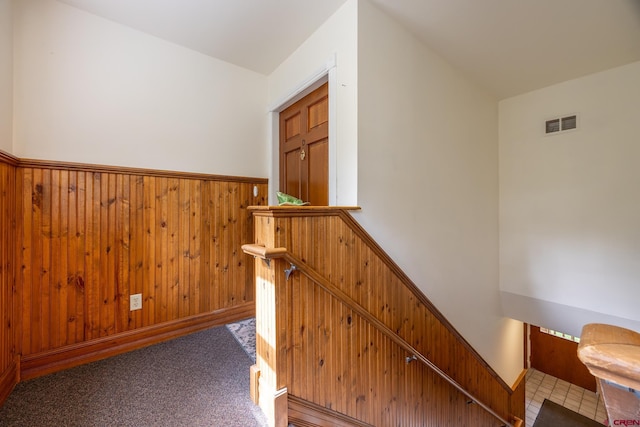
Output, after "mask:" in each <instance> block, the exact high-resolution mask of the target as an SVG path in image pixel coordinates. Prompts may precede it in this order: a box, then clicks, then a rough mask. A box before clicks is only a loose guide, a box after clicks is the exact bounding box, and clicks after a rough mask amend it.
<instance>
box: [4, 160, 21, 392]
mask: <svg viewBox="0 0 640 427" xmlns="http://www.w3.org/2000/svg"><path fill="white" fill-rule="evenodd" d="M16 171H17V168H16V159H14V158H12V157H11V156H8V155H4V154H3V153H1V152H0V404H1V403H2V402H3V401H4V399H5V398H6V397H7V396H8V395H9V393H10V392H11V390H13V387H14V386H15V385H16V383H17V379H18V376H17V375H18V373H17V366H18V365H17V364H18V357H17V355H18V351H17V346H16V342H17V334H18V329H17V327H18V325H19V323H18V321H17V309H16V308H17V307H16V306H15V292H16V287H15V276H16V263H17V251H18V246H17V243H16V242H17V240H18V235H19V228H18V223H17V221H16V218H17V213H18V210H17V195H16V191H17V190H18V188H17V186H16Z"/></svg>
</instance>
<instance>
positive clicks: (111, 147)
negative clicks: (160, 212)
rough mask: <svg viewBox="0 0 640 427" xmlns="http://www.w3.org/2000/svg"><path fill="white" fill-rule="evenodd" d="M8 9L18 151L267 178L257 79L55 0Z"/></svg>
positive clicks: (263, 87) (25, 1)
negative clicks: (10, 13) (11, 12)
mask: <svg viewBox="0 0 640 427" xmlns="http://www.w3.org/2000/svg"><path fill="white" fill-rule="evenodd" d="M14 9H15V10H14V12H15V20H14V42H15V44H14V52H15V56H14V76H15V86H14V102H15V110H14V111H15V124H14V135H15V139H14V154H15V155H17V156H18V157H22V158H37V159H48V160H60V161H72V162H84V163H98V164H108V165H118V166H132V167H143V168H154V169H170V170H182V171H191V172H203V173H213V174H225V175H240V176H262V177H265V176H267V173H268V168H269V166H268V159H267V146H266V144H265V141H266V138H267V136H266V107H265V105H266V100H267V78H266V76H263V75H260V74H257V73H254V72H251V71H248V70H245V69H243V68H240V67H237V66H234V65H231V64H228V63H225V62H222V61H219V60H216V59H213V58H211V57H207V56H205V55H202V54H200V53H197V52H195V51H191V50H188V49H185V48H182V47H180V46H177V45H174V44H171V43H168V42H166V41H163V40H161V39H158V38H155V37H152V36H149V35H146V34H144V33H141V32H138V31H135V30H132V29H130V28H127V27H124V26H121V25H119V24H116V23H114V22H112V21H108V20H105V19H102V18H99V17H97V16H95V15H92V14H89V13H86V12H84V11H80V10H78V9H75V8H73V7H71V6H68V5H66V4H62V3H59V2H57V1H54V0H21V1H19V2H15V4H14ZM3 28H4V27H3Z"/></svg>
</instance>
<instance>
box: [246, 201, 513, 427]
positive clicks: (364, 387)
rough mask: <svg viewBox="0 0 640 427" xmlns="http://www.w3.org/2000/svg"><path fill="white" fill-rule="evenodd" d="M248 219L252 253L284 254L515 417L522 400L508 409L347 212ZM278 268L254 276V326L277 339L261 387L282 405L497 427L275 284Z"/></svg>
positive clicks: (358, 329) (344, 315)
mask: <svg viewBox="0 0 640 427" xmlns="http://www.w3.org/2000/svg"><path fill="white" fill-rule="evenodd" d="M254 215H255V226H256V233H255V239H256V240H255V243H257V244H262V245H264V246H267V247H273V248H287V249H288V251H289V252H290V253H292V254H294V255H295V256H296V257H297V258H299V259H301V260H302V262H304V263H305V265H306V266H308V267H310V268H312V269H313V270H315V271H316V272H317V273H318V274H319V275H320V276H322V277H323V278H324V279H326V280H328V281H330V282H331V283H332V284H333V285H334V286H336V287H338V288H339V289H340V290H341V292H343V293H344V294H346V295H347V296H348V297H349V298H350V299H352V300H354V301H356V302H357V304H358V305H359V306H361V307H364V308H365V309H366V310H367V312H368V313H370V314H371V315H373V316H375V317H376V318H377V319H378V320H379V321H380V322H382V323H383V324H384V325H385V326H386V327H387V328H389V329H391V330H392V331H394V332H395V333H397V334H398V335H399V336H400V337H401V338H402V339H403V340H405V341H406V342H408V343H409V344H410V345H411V346H413V347H414V348H416V349H417V350H418V351H419V352H420V353H421V354H422V355H424V356H426V357H427V358H428V359H430V360H431V361H432V362H433V363H434V364H435V365H436V366H438V368H440V369H441V370H443V371H444V372H445V373H447V375H449V376H450V377H452V378H453V379H454V380H455V381H456V382H457V383H458V384H460V385H462V386H463V387H464V388H465V389H466V390H467V391H469V392H470V393H471V394H473V395H474V396H476V397H477V398H478V399H479V400H480V401H482V402H484V404H486V405H488V406H489V407H490V408H491V409H492V410H494V411H495V412H497V413H498V414H500V415H501V416H502V417H504V418H506V419H511V417H512V416H513V415H515V416H519V417H522V416H524V413H523V412H524V411H523V408H524V394H523V393H520V389H519V388H518V393H517V395H518V396H517V397H514V398H513V399H514V401H512V396H514V394H515V390H512V388H511V387H510V386H508V385H506V384H505V383H504V381H502V380H501V379H500V378H499V377H498V376H497V374H496V373H495V372H494V371H492V370H491V369H490V368H489V367H488V365H487V363H486V362H485V361H483V360H482V358H481V357H480V356H479V355H478V354H477V353H476V352H475V351H473V349H472V348H471V346H470V345H469V344H468V343H467V342H466V341H465V340H464V339H463V338H462V337H461V336H460V334H459V333H458V332H456V331H455V329H454V328H453V327H452V326H451V325H450V324H449V323H448V322H447V321H446V319H444V317H443V316H442V314H441V313H440V312H439V311H437V309H435V307H433V305H432V304H431V303H430V302H429V301H428V299H427V298H426V297H425V296H424V295H423V294H421V293H420V292H419V291H418V290H417V287H416V286H415V285H414V284H413V283H411V282H410V281H409V279H408V278H407V277H406V276H405V275H404V274H403V273H402V272H401V271H400V270H399V268H398V267H397V266H396V265H395V264H394V263H393V262H392V261H391V260H390V259H389V258H388V256H387V255H386V254H385V253H384V252H383V251H382V249H381V248H379V247H378V246H377V245H376V244H375V242H373V240H372V239H371V238H370V236H368V235H367V234H366V233H365V232H364V230H362V229H361V228H360V227H359V226H358V225H357V224H356V223H355V221H354V220H353V219H352V218H351V216H350V215H348V213H346V211H342V210H339V209H326V210H322V209H296V208H292V209H271V210H266V209H264V208H263V209H257V210H255V211H254ZM256 263H257V265H258V263H259V264H261V265H262V264H264V263H263V262H262V261H256ZM274 264H275V266H274ZM286 267H287V266H286V263H285V262H283V261H281V260H272V267H271V268H270V269H269V268H267V267H266V266H265V265H262V266H261V267H260V268H261V271H259V272H258V271H257V273H259V274H260V275H259V276H258V282H257V283H259V286H257V292H258V296H257V305H258V307H259V309H258V310H259V311H258V312H257V316H258V318H259V321H258V324H260V322H261V317H260V315H261V313H266V316H267V317H269V322H270V323H271V324H272V325H273V326H272V327H265V329H266V330H265V333H268V332H269V331H273V330H276V331H282V332H281V333H280V334H274V333H273V332H271V334H270V335H269V336H268V339H269V340H270V341H269V342H268V343H264V344H263V345H264V347H262V348H260V347H259V348H258V354H259V357H258V365H259V367H260V370H261V381H262V380H264V381H269V380H270V378H271V380H273V381H276V383H277V387H278V388H282V387H286V388H287V389H288V391H289V395H290V396H292V397H295V398H297V399H300V400H302V401H306V402H311V403H313V404H315V405H319V406H320V407H323V408H326V409H328V410H331V411H336V412H339V413H341V414H344V415H346V416H348V417H351V418H354V419H357V420H360V421H362V422H365V423H368V424H372V425H377V426H387V425H403V426H413V425H416V426H429V425H433V426H447V425H452V426H453V425H456V426H457V425H474V426H495V425H500V422H499V421H498V420H497V419H495V418H493V417H492V416H491V415H489V414H488V413H487V412H485V411H484V410H483V409H482V408H480V407H479V406H478V405H473V404H471V405H469V404H467V398H466V396H464V395H463V394H462V393H460V392H459V391H458V390H456V389H455V388H453V387H452V386H451V385H450V384H449V383H447V382H446V381H444V380H443V379H441V378H440V377H439V376H437V375H436V374H434V373H433V371H431V370H430V369H428V368H427V367H426V366H425V365H423V364H421V363H417V362H410V363H407V362H406V357H407V356H408V354H407V352H406V351H405V350H404V349H403V347H401V346H399V345H398V344H397V343H396V342H394V341H393V340H391V339H389V338H388V337H387V336H385V335H383V334H382V333H381V332H380V331H379V330H378V329H376V328H374V327H373V326H372V325H371V324H370V323H369V322H366V321H364V319H363V318H362V317H361V316H360V315H358V313H357V312H356V311H355V310H354V309H352V308H351V307H349V306H347V305H345V304H344V303H343V302H342V300H339V299H337V298H335V297H334V296H332V295H330V294H329V293H327V292H324V291H323V290H322V289H321V288H320V287H319V286H317V284H316V283H315V282H313V281H312V280H310V279H309V278H308V277H307V276H305V275H301V274H299V273H294V275H292V276H291V278H290V279H289V280H288V281H287V280H285V279H284V278H283V275H282V274H281V273H279V271H282V269H283V268H286ZM257 268H258V267H257ZM270 284H271V285H270ZM271 287H273V289H271ZM263 293H264V294H265V295H283V298H286V301H284V303H283V302H282V301H279V303H277V304H276V305H275V306H272V307H269V304H272V303H274V301H275V299H274V298H273V296H271V297H269V298H266V299H264V303H263V298H262V294H263ZM282 347H284V348H282ZM274 349H275V351H273V350H274ZM261 350H262V351H267V350H269V351H270V352H269V353H268V355H266V353H262V354H261ZM273 354H275V357H276V359H277V360H273V359H272V357H274V356H273ZM281 359H285V360H286V363H284V364H281V362H280V361H281ZM261 363H262V364H261ZM269 370H271V371H272V372H270V373H269V372H267V371H269ZM265 373H266V375H265ZM522 390H523V389H522ZM520 398H522V404H520V403H519V402H516V401H515V399H520ZM516 412H517V413H516ZM519 412H522V413H521V414H520V413H519Z"/></svg>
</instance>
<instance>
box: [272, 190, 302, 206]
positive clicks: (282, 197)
mask: <svg viewBox="0 0 640 427" xmlns="http://www.w3.org/2000/svg"><path fill="white" fill-rule="evenodd" d="M276 196H278V205H279V206H304V205H308V204H309V202H303V201H302V200H300V199H298V198H297V197H293V196H292V195H290V194H286V193H281V192H279V191H277V192H276Z"/></svg>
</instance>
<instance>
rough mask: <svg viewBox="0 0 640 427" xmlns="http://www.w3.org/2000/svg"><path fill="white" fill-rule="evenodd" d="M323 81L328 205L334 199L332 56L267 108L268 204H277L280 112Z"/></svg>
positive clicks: (334, 74)
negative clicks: (326, 97)
mask: <svg viewBox="0 0 640 427" xmlns="http://www.w3.org/2000/svg"><path fill="white" fill-rule="evenodd" d="M325 82H329V206H335V205H336V200H337V179H336V170H337V155H336V153H337V132H336V129H337V127H336V121H337V114H336V105H337V84H338V79H337V66H336V57H335V54H334V55H332V56H331V58H329V60H327V62H326V63H325V64H324V66H322V67H321V68H319V69H318V70H317V71H316V72H315V73H313V74H312V75H311V76H309V77H308V78H307V79H305V80H304V81H303V82H302V83H301V84H299V85H298V86H297V87H296V88H295V89H294V90H293V91H291V92H289V93H288V94H286V95H285V96H283V97H282V98H281V100H280V101H278V102H276V103H275V104H274V105H273V106H272V107H271V108H269V115H270V124H271V177H270V179H269V204H270V205H277V204H278V203H277V200H276V191H278V189H279V188H280V135H279V133H280V129H279V128H280V112H281V111H283V110H284V109H285V108H287V107H288V106H290V105H292V104H293V103H294V102H296V101H298V100H299V99H301V98H304V97H305V96H306V95H308V94H309V93H311V92H313V91H314V90H315V89H317V88H318V87H320V86H322V85H323V84H324V83H325Z"/></svg>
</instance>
